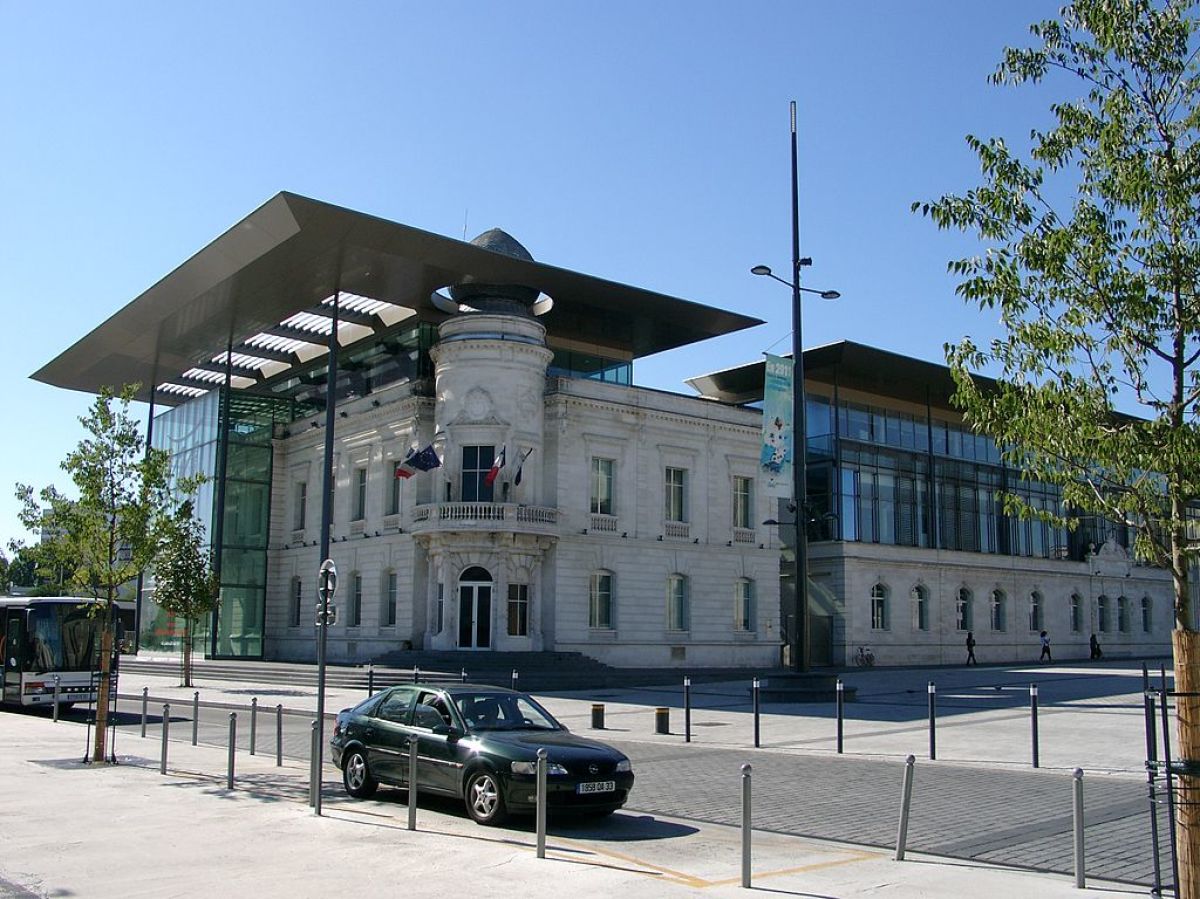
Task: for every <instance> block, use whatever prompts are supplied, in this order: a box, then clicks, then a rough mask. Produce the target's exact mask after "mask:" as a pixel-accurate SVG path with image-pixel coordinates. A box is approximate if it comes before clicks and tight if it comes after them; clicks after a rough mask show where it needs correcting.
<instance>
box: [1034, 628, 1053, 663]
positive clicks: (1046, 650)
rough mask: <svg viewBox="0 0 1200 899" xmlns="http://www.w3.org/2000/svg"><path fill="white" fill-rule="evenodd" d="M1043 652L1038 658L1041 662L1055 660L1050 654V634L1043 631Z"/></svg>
mask: <svg viewBox="0 0 1200 899" xmlns="http://www.w3.org/2000/svg"><path fill="white" fill-rule="evenodd" d="M1041 637H1042V654H1041V656H1040V657H1039V658H1038V661H1039V662H1053V661H1054V659H1053V658H1052V657H1051V655H1050V635H1049V634H1047V633H1046V632H1045V631H1042V634H1041Z"/></svg>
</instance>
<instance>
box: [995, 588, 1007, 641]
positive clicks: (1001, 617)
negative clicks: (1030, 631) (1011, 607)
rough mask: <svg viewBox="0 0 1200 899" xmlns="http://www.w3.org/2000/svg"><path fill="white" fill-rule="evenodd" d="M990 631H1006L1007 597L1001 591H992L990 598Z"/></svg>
mask: <svg viewBox="0 0 1200 899" xmlns="http://www.w3.org/2000/svg"><path fill="white" fill-rule="evenodd" d="M991 607H992V609H991V611H992V630H994V631H999V632H1004V631H1006V630H1008V597H1007V596H1005V595H1004V591H1003V590H993V591H992V597H991Z"/></svg>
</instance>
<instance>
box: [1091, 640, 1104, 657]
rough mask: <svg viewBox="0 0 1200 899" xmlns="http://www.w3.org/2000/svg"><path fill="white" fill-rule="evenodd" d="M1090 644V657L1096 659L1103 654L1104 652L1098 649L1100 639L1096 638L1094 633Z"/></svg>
mask: <svg viewBox="0 0 1200 899" xmlns="http://www.w3.org/2000/svg"><path fill="white" fill-rule="evenodd" d="M1090 645H1091V647H1092V658H1093V659H1098V658H1100V657H1101V656H1102V655H1104V653H1102V652H1101V651H1100V641H1099V640H1097V639H1096V635H1095V634H1092V640H1091V644H1090Z"/></svg>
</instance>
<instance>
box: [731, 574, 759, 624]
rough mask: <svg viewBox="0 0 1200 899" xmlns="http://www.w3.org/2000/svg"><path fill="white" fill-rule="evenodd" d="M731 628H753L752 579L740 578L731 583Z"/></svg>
mask: <svg viewBox="0 0 1200 899" xmlns="http://www.w3.org/2000/svg"><path fill="white" fill-rule="evenodd" d="M733 587H734V589H733V629H734V630H736V631H743V632H749V631H752V630H754V581H751V580H748V579H746V578H741V579H739V580H737V581H734V585H733Z"/></svg>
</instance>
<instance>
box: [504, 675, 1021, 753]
mask: <svg viewBox="0 0 1200 899" xmlns="http://www.w3.org/2000/svg"><path fill="white" fill-rule="evenodd" d="M515 673H516V672H514V674H515ZM750 690H751V705H752V711H753V716H754V748H755V749H758V748H760V747H761V746H762V730H761V715H762V708H761V701H760V690H761V684H760V682H759V679H758V678H757V677H755V678H754V679H753V680H752V681H751V687H750ZM926 690H927V695H928V722H929V724H928V729H929V758H930V760H936V759H937V684H935V683H934V682H933V681H929V683H928V686H927V688H926ZM836 710H837V714H836V719H835V721H836V747H837V753H838V754H839V755H842V754H843V753H844V751H845V720H846V688H845V684H844V683H842V680H841V679H840V678H839V679H838V680H837V683H836ZM1029 726H1030V743H1031V747H1030V764H1031V765H1032V767H1034V768H1037V767H1040V757H1039V738H1038V685H1037V684H1030V685H1029ZM592 729H593V730H604V704H603V703H593V705H592ZM654 733H656V734H664V735H669V734H670V733H671V709H670V707H669V706H657V707H655V709H654ZM683 740H684V742H685V743H690V742H692V681H691V678H690V677H685V678H684V679H683Z"/></svg>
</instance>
